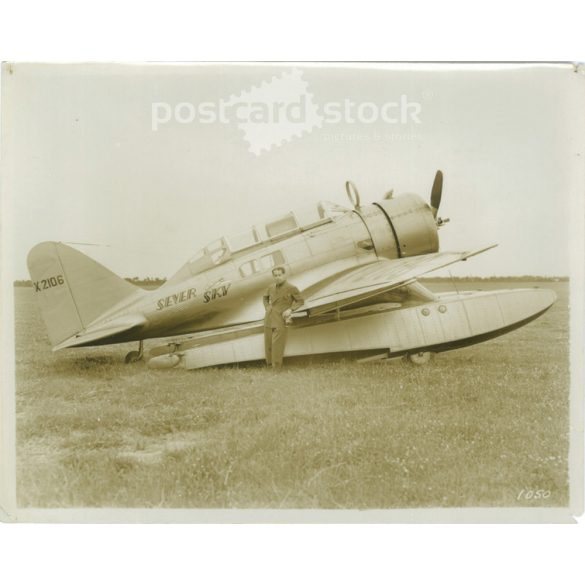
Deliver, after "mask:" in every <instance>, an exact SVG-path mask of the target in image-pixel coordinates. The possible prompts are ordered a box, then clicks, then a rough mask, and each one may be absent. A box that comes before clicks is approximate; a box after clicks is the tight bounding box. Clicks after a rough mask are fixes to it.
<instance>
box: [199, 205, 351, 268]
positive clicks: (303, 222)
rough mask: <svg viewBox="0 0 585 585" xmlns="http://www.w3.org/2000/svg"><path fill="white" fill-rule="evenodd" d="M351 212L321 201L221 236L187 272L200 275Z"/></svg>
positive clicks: (208, 245)
mask: <svg viewBox="0 0 585 585" xmlns="http://www.w3.org/2000/svg"><path fill="white" fill-rule="evenodd" d="M350 211H351V210H350V209H348V208H347V207H343V206H341V205H338V204H337V203H331V202H328V201H320V202H319V203H318V204H317V206H311V207H306V208H300V209H297V210H295V211H290V212H288V213H286V214H284V215H281V216H279V217H276V218H274V219H273V220H271V221H268V222H267V223H264V224H262V225H256V226H253V227H251V228H250V229H248V230H247V231H245V232H242V233H239V234H236V235H232V236H224V237H222V238H218V239H217V240H214V241H213V242H211V243H209V244H207V246H205V247H204V248H202V249H201V250H199V251H198V252H197V253H196V254H195V255H194V256H193V257H192V258H191V259H190V260H189V262H188V266H189V271H190V273H191V274H192V275H195V274H199V273H200V272H203V271H205V270H208V269H210V268H213V266H217V265H219V264H222V263H223V262H226V261H227V260H229V259H230V258H231V257H232V256H234V255H235V254H238V253H239V252H242V251H245V250H249V249H251V248H253V247H254V246H257V245H259V244H263V243H271V242H275V241H278V240H281V239H285V238H288V237H291V236H294V235H295V234H298V233H300V232H303V231H306V230H309V229H312V228H315V227H318V226H320V225H324V224H326V223H329V222H332V221H334V220H335V219H336V218H338V217H340V216H342V215H345V214H346V213H348V212H350Z"/></svg>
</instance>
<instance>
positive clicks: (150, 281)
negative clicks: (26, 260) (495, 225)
mask: <svg viewBox="0 0 585 585" xmlns="http://www.w3.org/2000/svg"><path fill="white" fill-rule="evenodd" d="M124 280H127V281H128V282H130V283H132V284H135V285H136V286H143V287H147V288H154V287H157V286H161V285H163V284H164V283H165V282H166V281H167V279H166V278H162V277H160V276H147V277H146V278H140V277H139V276H132V277H127V278H125V279H124ZM419 280H420V281H421V282H453V281H454V282H478V281H480V282H568V280H569V277H568V276H536V275H531V274H525V275H523V276H453V277H451V276H428V277H426V278H420V279H419ZM14 286H32V282H31V281H30V280H15V281H14Z"/></svg>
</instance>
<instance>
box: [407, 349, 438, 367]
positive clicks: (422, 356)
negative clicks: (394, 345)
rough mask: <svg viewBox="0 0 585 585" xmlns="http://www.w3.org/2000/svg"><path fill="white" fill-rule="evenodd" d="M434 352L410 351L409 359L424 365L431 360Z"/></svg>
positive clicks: (418, 364)
mask: <svg viewBox="0 0 585 585" xmlns="http://www.w3.org/2000/svg"><path fill="white" fill-rule="evenodd" d="M432 356H433V354H432V353H431V352H430V351H419V352H417V353H409V354H408V361H409V362H411V363H413V364H416V365H417V366H423V365H425V364H428V363H429V362H430V361H431V358H432Z"/></svg>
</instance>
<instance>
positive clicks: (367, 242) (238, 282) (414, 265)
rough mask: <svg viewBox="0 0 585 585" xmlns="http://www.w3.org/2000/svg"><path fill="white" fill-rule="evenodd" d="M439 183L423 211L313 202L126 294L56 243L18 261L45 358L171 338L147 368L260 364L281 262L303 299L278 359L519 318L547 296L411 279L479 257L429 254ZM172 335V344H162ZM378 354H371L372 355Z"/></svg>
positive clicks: (459, 340)
mask: <svg viewBox="0 0 585 585" xmlns="http://www.w3.org/2000/svg"><path fill="white" fill-rule="evenodd" d="M442 185H443V175H442V172H441V171H437V173H436V176H435V180H434V183H433V187H432V191H431V198H430V205H429V204H427V203H426V202H425V201H423V200H422V199H421V198H420V197H418V196H417V195H413V194H406V195H401V196H398V197H394V196H393V194H392V192H389V193H388V194H387V195H386V196H385V198H384V199H383V200H382V201H379V202H376V203H372V204H370V205H361V202H360V197H359V194H358V192H357V189H356V188H355V186H354V185H353V184H352V183H351V182H349V181H348V182H347V183H346V190H347V194H348V196H349V198H350V201H351V203H352V208H346V207H342V206H339V205H337V204H331V203H325V202H320V203H319V204H318V205H316V206H315V207H314V208H313V209H309V210H307V209H305V210H301V211H298V212H290V213H287V214H285V215H282V216H281V217H277V218H276V219H274V220H272V221H269V222H267V223H265V224H262V225H257V226H254V227H253V228H251V229H249V230H248V231H246V232H244V233H242V234H239V235H236V236H232V237H222V238H219V239H217V240H215V241H214V242H212V243H210V244H208V245H207V246H205V247H204V248H202V249H201V250H200V251H199V252H198V253H197V254H195V255H194V256H193V257H192V258H191V259H190V260H189V261H188V262H187V263H186V264H185V265H184V266H183V267H182V268H181V269H180V270H179V271H178V272H177V273H176V274H175V275H174V276H172V277H171V278H170V279H169V280H168V281H167V282H166V283H165V284H163V285H162V286H161V287H160V288H158V289H156V290H152V291H147V290H144V289H142V288H139V287H137V286H134V285H132V284H130V283H129V282H127V281H126V280H124V279H122V278H120V277H118V276H117V275H115V274H114V273H113V272H111V271H110V270H108V269H107V268H105V267H104V266H102V265H100V264H98V263H97V262H95V261H94V260H92V259H91V258H89V257H87V256H85V255H84V254H82V253H80V252H78V251H77V250H75V249H73V248H71V247H70V246H67V245H65V244H62V243H59V242H44V243H41V244H38V245H37V246H35V247H34V248H33V249H32V250H31V252H30V253H29V256H28V266H29V271H30V275H31V279H32V281H33V286H34V292H35V294H36V297H37V299H38V302H39V304H40V308H41V312H42V316H43V318H44V321H45V324H46V326H47V329H48V333H49V338H50V340H51V343H52V345H53V350H60V349H65V348H73V347H86V346H95V345H104V344H113V343H122V342H128V341H138V342H139V350H138V351H133V352H130V353H129V354H128V355H127V356H126V361H127V362H130V361H136V360H140V359H141V358H142V357H143V340H145V339H149V338H163V337H164V338H170V339H168V340H167V342H166V343H164V344H163V345H162V346H161V347H159V348H155V349H153V350H152V351H151V356H152V357H151V359H150V361H149V365H151V366H153V367H174V366H176V365H179V364H181V365H183V366H184V367H187V368H197V367H204V366H209V365H217V364H224V363H236V362H244V361H251V360H258V359H262V357H263V344H262V318H263V313H264V309H263V304H262V295H263V292H264V291H265V290H266V288H267V287H268V285H269V284H270V283H271V282H272V274H271V269H272V268H273V267H274V266H277V265H284V266H285V267H286V268H287V271H288V277H289V279H290V281H291V282H293V283H294V284H295V285H296V286H297V287H298V288H299V289H300V290H301V293H302V296H303V299H304V305H303V306H302V307H301V308H299V309H298V310H297V311H296V312H295V314H294V315H293V317H294V319H293V323H292V325H291V327H290V330H289V341H288V343H287V349H286V353H285V356H293V355H308V354H327V353H336V352H357V353H358V354H361V355H362V356H366V359H369V358H370V357H374V358H388V357H394V356H399V355H406V356H408V357H410V359H411V361H414V362H415V363H424V362H426V361H428V359H429V357H430V355H431V354H432V353H435V352H440V351H446V350H450V349H455V348H459V347H463V346H466V345H471V344H474V343H478V342H480V341H485V340H487V339H490V338H492V337H495V336H498V335H502V334H504V333H507V332H508V331H511V330H513V329H515V328H517V327H521V326H522V325H524V324H526V323H528V322H529V321H531V320H533V319H535V318H537V317H538V316H539V315H541V314H542V313H544V312H545V311H546V310H547V309H548V308H549V307H550V306H551V305H552V304H553V303H554V301H555V299H556V296H555V293H554V292H552V291H550V290H546V289H516V290H501V291H490V292H463V293H460V294H459V293H448V294H435V293H433V292H431V291H430V290H428V289H427V288H425V287H424V286H422V284H421V283H419V282H417V279H418V278H419V277H420V276H422V275H424V274H426V273H429V272H431V271H433V270H436V269H438V268H441V267H444V266H447V265H449V264H452V263H454V262H458V261H461V260H467V259H468V258H471V257H472V256H474V255H476V254H479V253H481V252H484V251H486V250H488V249H490V248H491V247H493V246H490V247H489V248H484V249H480V250H474V251H466V252H439V251H438V250H439V239H438V228H439V227H441V226H442V225H444V224H445V223H446V222H447V221H448V220H447V219H445V220H443V219H441V218H439V217H438V209H439V205H440V202H441V193H442ZM176 336H181V337H180V338H177V339H175V337H176ZM380 352H382V353H380Z"/></svg>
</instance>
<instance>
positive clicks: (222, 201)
mask: <svg viewBox="0 0 585 585" xmlns="http://www.w3.org/2000/svg"><path fill="white" fill-rule="evenodd" d="M413 68H414V70H412V69H413ZM297 69H298V70H299V74H298V75H300V76H301V77H302V80H304V81H305V82H306V84H307V85H306V90H307V92H308V93H309V94H310V104H313V105H315V106H316V108H317V112H318V113H319V114H322V113H323V108H324V105H325V104H326V103H327V102H339V103H343V102H344V100H351V101H353V102H355V103H356V104H359V103H365V102H369V103H373V104H375V105H377V106H381V105H382V104H384V103H387V102H400V100H401V96H406V98H407V99H408V100H409V101H410V102H413V103H418V104H420V111H419V113H418V119H419V121H420V123H416V121H415V120H413V119H412V118H409V120H408V122H407V123H400V122H398V123H389V122H384V121H380V120H378V121H377V122H374V123H365V122H363V121H362V122H359V121H358V122H353V123H350V122H339V123H336V124H333V123H329V124H328V123H324V124H322V126H321V127H320V128H314V129H313V130H312V131H311V132H309V133H307V134H305V135H303V136H301V137H298V138H296V137H295V138H292V140H291V141H290V142H286V143H284V144H283V145H282V146H275V147H273V148H272V149H271V150H270V151H269V152H263V153H262V154H261V155H259V156H258V155H256V154H254V153H252V152H250V150H249V145H248V143H247V142H246V141H245V140H244V131H243V130H242V129H241V128H239V127H238V125H237V124H236V123H235V122H230V123H226V124H220V123H202V122H201V121H200V120H197V119H196V120H194V121H193V122H191V123H179V122H178V121H176V120H175V119H172V120H170V121H169V122H168V123H165V124H162V125H161V126H160V127H159V128H158V130H156V131H153V129H152V104H153V103H168V104H170V106H171V108H173V107H174V106H175V105H176V104H180V103H190V104H195V105H198V104H201V103H206V102H212V103H216V102H218V101H219V100H221V99H224V100H229V98H230V96H234V95H240V94H241V93H242V92H248V91H249V90H250V89H251V88H252V87H257V86H260V87H262V86H261V84H262V83H263V82H270V81H271V80H272V78H273V76H281V75H282V74H283V73H286V72H291V71H292V70H293V67H292V66H289V65H286V66H275V65H255V66H243V65H232V66H226V65H205V66H197V65H167V66H161V65H148V66H123V65H107V66H106V65H59V66H57V65H19V64H17V65H15V66H14V68H13V72H12V73H8V72H6V71H5V72H4V76H3V96H2V98H3V99H2V106H3V132H4V134H3V157H4V161H3V162H4V184H3V197H5V198H6V197H7V198H9V207H8V208H5V213H7V212H8V213H10V215H11V218H12V220H13V221H12V222H11V223H10V226H9V227H8V229H12V230H13V242H14V257H15V278H28V272H27V269H26V255H27V253H28V251H29V250H30V248H32V247H33V246H34V245H35V244H37V243H38V242H41V241H45V240H58V241H62V242H88V243H96V244H101V245H102V246H101V247H79V248H78V249H80V250H81V251H83V252H85V253H87V254H89V255H91V256H92V257H93V258H95V259H96V260H98V261H100V262H102V263H104V264H105V265H106V266H108V267H109V268H111V269H112V270H114V271H115V272H117V273H118V274H120V275H123V276H135V275H137V276H149V275H150V276H170V275H171V274H172V273H174V272H175V271H176V270H177V269H178V268H179V267H180V266H181V265H182V264H183V263H184V262H185V261H186V260H187V259H188V258H189V257H190V256H192V255H193V254H194V253H195V252H196V251H197V250H198V249H199V248H200V247H201V246H203V245H204V244H206V243H207V242H208V241H210V240H213V239H215V238H216V237H218V236H221V235H229V234H230V233H233V232H239V231H242V230H244V229H245V228H247V227H248V226H249V225H252V224H254V223H261V222H262V220H267V219H270V218H271V217H273V216H275V215H278V214H279V213H281V212H285V211H288V210H289V209H294V208H295V207H298V206H302V205H306V204H314V203H316V202H317V201H318V200H320V199H326V200H331V201H335V202H338V203H340V204H343V205H345V204H346V203H347V199H346V195H345V191H344V183H345V181H346V180H347V179H351V180H352V181H353V182H354V183H355V184H356V185H357V186H358V188H359V190H360V193H361V197H362V202H370V201H375V200H378V199H381V198H382V197H383V195H384V193H385V192H386V191H388V190H389V189H391V188H393V189H394V193H395V194H399V193H401V192H415V193H419V194H420V195H421V196H423V197H424V198H425V199H428V197H429V195H430V189H431V185H432V181H433V178H434V174H435V171H436V169H442V170H443V172H444V175H445V181H444V191H443V203H442V207H441V213H440V215H442V216H444V217H449V218H450V219H451V222H450V223H449V224H448V225H446V226H445V227H444V228H443V229H441V231H440V238H441V249H442V250H469V249H472V248H474V247H478V246H482V245H486V244H491V243H498V244H499V247H498V248H496V249H495V250H492V251H490V252H488V253H487V254H485V255H483V256H480V257H477V258H474V259H472V260H470V261H469V262H466V263H463V264H461V265H459V266H458V267H456V268H452V271H453V273H454V274H458V275H465V274H477V275H491V274H501V275H520V274H540V275H566V274H568V273H569V257H568V256H569V245H568V232H569V228H568V220H569V215H570V213H571V210H570V205H569V203H570V201H571V197H574V196H575V193H574V191H575V184H576V183H575V181H576V173H577V172H580V169H582V166H583V163H582V161H583V158H582V157H583V150H584V141H585V134H583V132H581V133H578V130H581V131H582V124H581V125H580V126H579V127H577V126H576V123H575V115H576V112H577V111H578V110H577V109H578V108H581V109H582V107H583V103H585V101H584V98H585V83H584V76H583V75H582V74H575V73H574V72H573V71H572V67H571V66H568V65H563V66H554V67H553V66H546V67H543V66H540V67H537V66H506V67H502V68H496V67H491V68H490V67H480V68H479V69H477V70H474V69H473V67H470V66H442V67H435V68H433V67H432V66H426V67H423V66H416V67H415V66H404V65H403V66H398V65H388V66H386V65H384V66H383V65H376V66H371V65H370V66H367V67H365V66H359V65H352V66H324V65H323V66H314V65H308V64H301V65H299V66H297ZM409 69H411V70H409ZM581 119H582V118H581ZM7 210H8V211H7ZM5 229H6V227H5ZM443 273H444V272H443Z"/></svg>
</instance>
